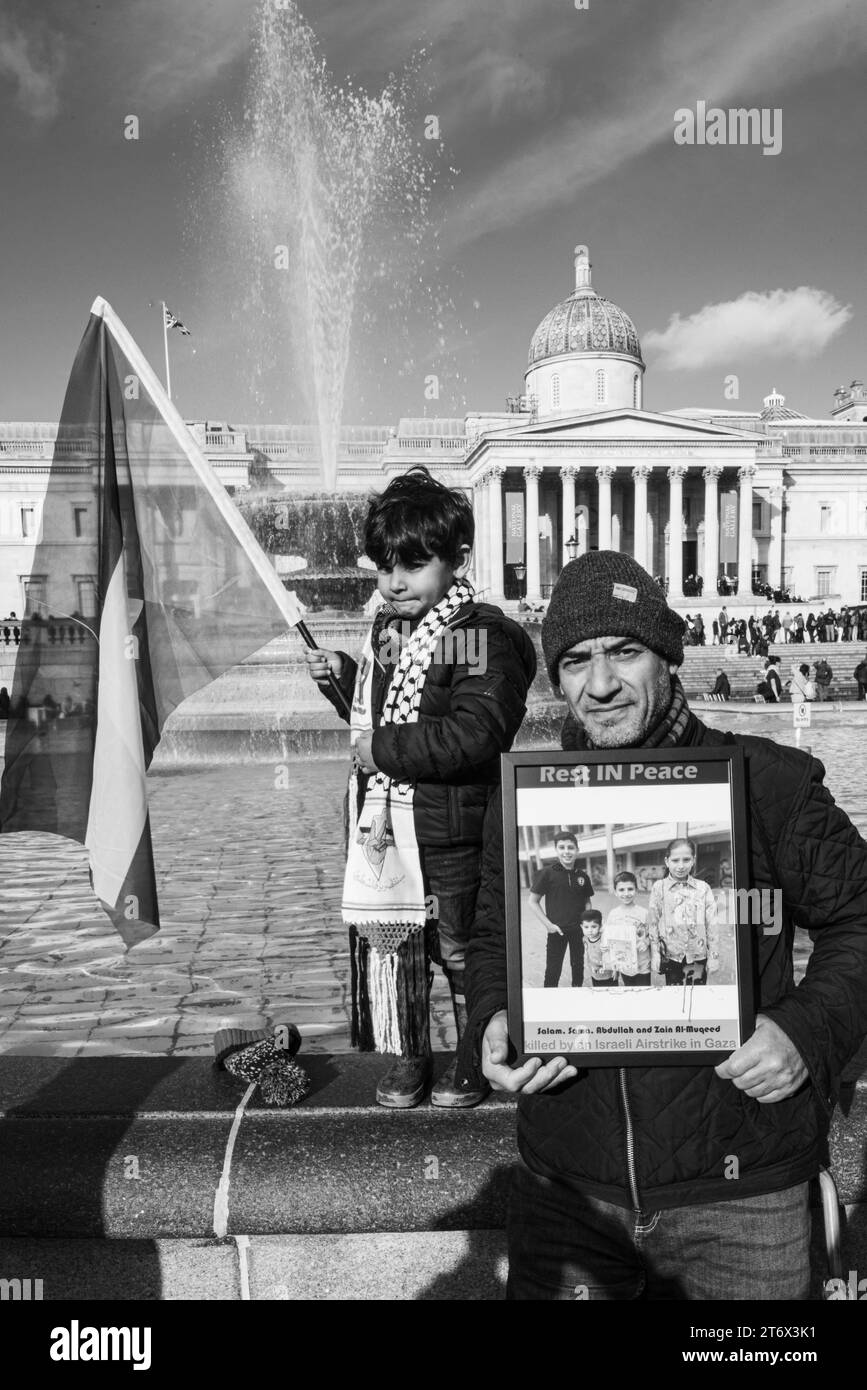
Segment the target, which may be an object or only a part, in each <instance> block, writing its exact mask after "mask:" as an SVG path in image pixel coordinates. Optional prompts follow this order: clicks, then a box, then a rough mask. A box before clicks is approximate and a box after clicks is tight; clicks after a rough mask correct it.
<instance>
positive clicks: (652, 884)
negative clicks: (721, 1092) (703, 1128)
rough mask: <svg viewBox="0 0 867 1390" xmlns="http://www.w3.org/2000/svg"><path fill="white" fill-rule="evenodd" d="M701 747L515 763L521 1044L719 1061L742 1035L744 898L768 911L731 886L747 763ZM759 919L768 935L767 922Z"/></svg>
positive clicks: (512, 816)
mask: <svg viewBox="0 0 867 1390" xmlns="http://www.w3.org/2000/svg"><path fill="white" fill-rule="evenodd" d="M708 754H709V750H694V751H693V752H692V753H690V752H689V751H688V750H665V751H656V750H654V751H649V750H636V751H635V753H634V754H633V753H630V754H629V755H625V754H624V753H623V752H622V751H617V752H616V753H604V754H603V753H597V754H580V755H579V754H572V755H565V754H550V753H548V754H545V753H536V754H513V755H509V758H508V760H507V761H508V762H509V763H510V764H513V766H511V767H510V768H509V769H508V773H509V776H508V780H507V782H506V783H504V786H505V787H506V808H507V821H506V841H507V851H506V852H507V883H508V881H509V880H510V879H511V884H510V892H509V894H508V902H509V906H508V909H507V911H508V916H509V919H510V920H509V922H508V924H507V927H508V938H509V959H510V1031H511V1032H512V1036H513V1041H514V1042H515V1045H516V1047H518V1048H519V1050H520V1051H522V1052H524V1053H527V1054H530V1055H532V1054H538V1055H544V1054H545V1053H554V1054H557V1055H560V1054H562V1055H570V1054H571V1055H578V1056H581V1058H582V1059H583V1063H584V1064H585V1065H588V1064H591V1063H592V1062H594V1061H595V1062H597V1063H600V1064H601V1063H605V1064H607V1065H612V1064H615V1063H616V1064H620V1063H621V1062H630V1061H632V1062H635V1063H639V1062H640V1063H645V1064H646V1063H647V1062H648V1061H652V1060H664V1061H666V1062H668V1063H669V1064H670V1063H671V1062H672V1061H673V1060H683V1061H687V1060H689V1061H690V1062H692V1063H694V1062H695V1061H696V1060H697V1059H698V1060H706V1061H709V1062H711V1061H712V1062H718V1061H720V1060H721V1056H720V1054H723V1055H727V1054H728V1053H730V1052H732V1051H733V1050H734V1049H735V1048H736V1047H738V1046H739V1045H740V1043H741V1041H743V1039H744V1038H745V1036H747V1033H746V1032H745V1028H746V1025H747V1022H748V1017H747V1016H748V1014H749V1012H750V1010H749V1003H750V994H751V991H750V990H749V988H748V984H749V981H748V979H747V978H745V977H747V976H748V975H749V937H748V933H749V930H750V926H749V924H748V923H746V922H744V921H743V917H744V912H743V910H742V909H743V905H744V904H743V899H744V898H746V900H747V901H746V906H749V905H750V904H751V903H754V904H755V907H756V908H757V909H758V910H757V912H755V913H754V914H753V915H755V916H758V917H759V918H761V908H762V906H763V904H762V901H761V898H760V896H759V895H758V894H755V895H752V897H751V896H750V895H749V894H742V893H739V892H738V886H737V869H738V868H739V867H741V866H742V865H743V863H744V850H743V846H742V845H740V844H739V840H740V834H741V828H742V826H743V823H744V820H743V812H741V814H740V816H739V817H738V816H737V815H736V805H737V804H738V799H739V792H740V787H739V777H738V773H739V770H740V769H739V755H738V756H737V757H732V756H731V755H730V754H729V752H728V750H726V751H724V752H720V750H716V749H714V750H713V751H712V753H711V754H710V756H709V755H708ZM530 759H532V761H528V760H530ZM510 850H511V858H510V857H509V856H510ZM765 906H767V907H770V906H771V905H770V904H767V905H765ZM739 909H740V910H739ZM739 916H740V917H741V919H742V920H741V926H740V927H739V925H738V918H739ZM755 926H757V927H758V929H759V930H762V929H770V930H773V918H772V915H770V914H769V915H768V922H767V924H765V923H763V922H762V921H761V920H759V921H757V923H756V924H755ZM516 1016H517V1017H516ZM653 1054H656V1057H655V1058H654V1055H653Z"/></svg>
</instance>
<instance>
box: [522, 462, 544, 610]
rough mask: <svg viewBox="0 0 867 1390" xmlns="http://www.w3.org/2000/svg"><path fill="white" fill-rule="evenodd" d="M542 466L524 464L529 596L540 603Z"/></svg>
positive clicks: (529, 598)
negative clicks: (540, 489) (540, 482)
mask: <svg viewBox="0 0 867 1390" xmlns="http://www.w3.org/2000/svg"><path fill="white" fill-rule="evenodd" d="M541 476H542V468H541V465H540V464H538V463H528V464H525V465H524V479H525V483H526V489H527V507H526V535H527V598H528V600H529V601H530V602H531V603H538V602H539V600H540V599H541V597H542V571H541V568H540V564H539V479H540V477H541Z"/></svg>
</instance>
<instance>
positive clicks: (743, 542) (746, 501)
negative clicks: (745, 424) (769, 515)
mask: <svg viewBox="0 0 867 1390" xmlns="http://www.w3.org/2000/svg"><path fill="white" fill-rule="evenodd" d="M755 476H756V470H755V468H754V467H753V465H752V464H746V465H745V467H743V468H739V469H738V478H739V479H740V515H739V516H738V593H737V596H738V598H739V599H741V601H745V602H750V601H751V600H752V597H753V478H754V477H755Z"/></svg>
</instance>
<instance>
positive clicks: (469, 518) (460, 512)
mask: <svg viewBox="0 0 867 1390" xmlns="http://www.w3.org/2000/svg"><path fill="white" fill-rule="evenodd" d="M475 529H476V528H475V521H474V518H473V509H472V506H471V505H470V502H469V499H468V498H467V497H466V495H465V494H464V493H463V492H461V491H460V489H458V488H449V487H446V486H445V484H444V483H441V482H439V481H438V480H437V479H436V478H434V477H433V476H432V475H431V473H430V472H429V471H428V469H427V468H425V467H424V466H423V465H421V464H419V465H418V466H417V467H415V468H410V469H409V471H408V472H406V473H403V474H402V475H401V476H400V477H399V478H393V479H392V481H391V482H390V483H389V485H388V487H387V488H386V489H385V492H382V493H380V494H379V495H378V496H376V497H374V498H372V499H371V502H370V507H369V509H368V513H367V517H366V519H365V523H364V553H365V555H367V557H368V558H369V559H370V560H372V561H373V563H374V564H375V565H376V566H377V568H379V569H390V568H391V566H392V565H394V564H401V565H419V564H422V565H423V564H425V563H426V562H427V561H428V560H432V559H433V558H434V557H436V558H437V559H440V560H445V561H446V562H447V563H448V564H450V565H457V564H458V562H459V560H460V559H461V546H464V545H469V546H471V545H472V544H473V539H474V536H475Z"/></svg>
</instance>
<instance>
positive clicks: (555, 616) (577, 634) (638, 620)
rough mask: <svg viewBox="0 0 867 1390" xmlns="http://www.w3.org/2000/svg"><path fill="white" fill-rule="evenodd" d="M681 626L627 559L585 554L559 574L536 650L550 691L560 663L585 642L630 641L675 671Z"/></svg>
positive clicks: (614, 552) (661, 596)
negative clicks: (669, 663) (542, 655)
mask: <svg viewBox="0 0 867 1390" xmlns="http://www.w3.org/2000/svg"><path fill="white" fill-rule="evenodd" d="M685 629H686V624H685V623H684V621H683V619H682V618H681V617H680V614H678V613H676V612H675V611H674V609H673V608H669V606H668V603H667V601H666V597H665V594H664V593H663V592H662V589H661V588H660V587H659V585H658V584H657V583H656V581H655V580H653V579H651V577H650V575H649V574H648V573H647V571H646V570H644V569H642V568H641V565H639V564H638V562H637V561H636V560H633V559H632V557H631V555H623V554H621V553H620V551H618V550H588V551H587V553H586V554H585V555H580V556H579V557H578V559H577V560H570V561H569V563H568V564H567V565H565V566H564V567H563V569H562V570H561V572H560V577H559V579H558V580H557V583H556V584H555V585H554V592H553V593H552V595H551V601H550V603H549V604H548V612H547V613H546V614H545V620H544V622H543V623H542V650H543V652H544V653H545V665H546V666H547V668H548V675H549V676H550V677H551V683H552V685H559V684H560V679H559V665H560V657H561V656H562V655H563V653H564V652H565V651H567V650H568V649H569V647H572V646H574V645H575V643H576V642H586V641H587V640H588V639H589V638H591V637H634V638H635V639H636V641H638V642H642V643H643V644H644V646H645V647H649V648H650V650H651V651H654V652H658V653H659V655H660V656H664V657H665V658H666V660H668V661H673V662H675V663H676V664H677V665H678V666H680V664H681V663H682V661H683V634H684V631H685Z"/></svg>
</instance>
